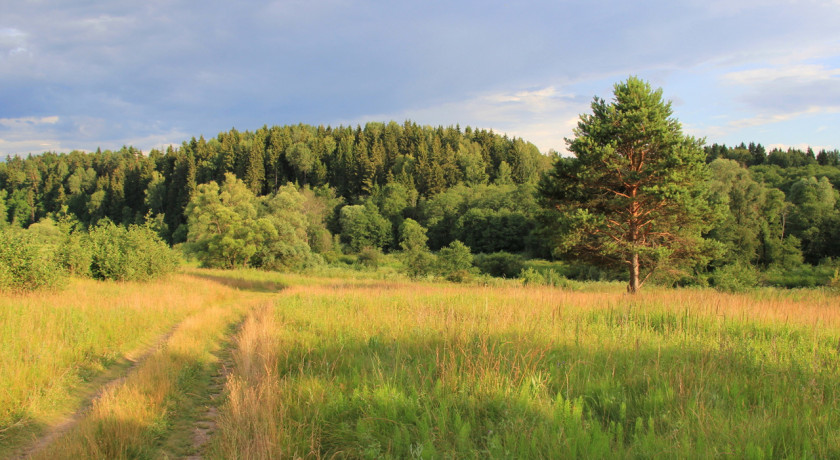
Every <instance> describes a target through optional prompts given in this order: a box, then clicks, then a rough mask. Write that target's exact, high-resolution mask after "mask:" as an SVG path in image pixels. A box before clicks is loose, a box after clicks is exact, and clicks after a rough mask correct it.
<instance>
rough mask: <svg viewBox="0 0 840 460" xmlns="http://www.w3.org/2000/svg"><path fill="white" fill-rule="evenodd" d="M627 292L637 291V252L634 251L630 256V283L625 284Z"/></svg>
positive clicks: (633, 292)
mask: <svg viewBox="0 0 840 460" xmlns="http://www.w3.org/2000/svg"><path fill="white" fill-rule="evenodd" d="M627 292H629V293H630V294H635V293H637V292H639V254H638V253H636V252H634V253H633V255H631V256H630V285H629V286H627Z"/></svg>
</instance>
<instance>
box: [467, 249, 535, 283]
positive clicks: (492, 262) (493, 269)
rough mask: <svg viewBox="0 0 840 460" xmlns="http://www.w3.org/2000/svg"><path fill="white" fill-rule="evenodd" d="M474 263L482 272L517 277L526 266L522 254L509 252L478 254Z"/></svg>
mask: <svg viewBox="0 0 840 460" xmlns="http://www.w3.org/2000/svg"><path fill="white" fill-rule="evenodd" d="M473 263H474V264H475V266H476V267H478V269H479V270H481V272H482V273H487V274H488V275H491V276H495V277H499V278H517V277H518V276H519V273H520V272H521V271H522V269H523V268H524V266H525V265H524V264H525V261H524V259H523V258H522V256H520V255H516V254H511V253H509V252H494V253H492V254H478V255H476V256H475V258H474V260H473Z"/></svg>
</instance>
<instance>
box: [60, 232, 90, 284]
mask: <svg viewBox="0 0 840 460" xmlns="http://www.w3.org/2000/svg"><path fill="white" fill-rule="evenodd" d="M55 256H56V261H57V262H58V264H59V265H61V267H62V268H64V270H66V271H67V272H68V273H69V274H71V275H75V276H90V265H91V261H92V254H91V247H90V241H89V239H88V237H87V234H86V233H81V232H73V233H70V234H69V235H67V236H66V237H65V238H64V241H62V242H61V244H59V246H58V248H57V249H56V253H55Z"/></svg>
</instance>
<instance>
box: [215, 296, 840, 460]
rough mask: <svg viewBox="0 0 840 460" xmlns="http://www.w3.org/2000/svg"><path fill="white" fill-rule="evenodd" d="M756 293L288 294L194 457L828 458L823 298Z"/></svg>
mask: <svg viewBox="0 0 840 460" xmlns="http://www.w3.org/2000/svg"><path fill="white" fill-rule="evenodd" d="M764 297H765V298H764V299H763V300H756V299H755V298H754V297H751V296H749V295H728V294H720V293H715V292H712V291H699V290H685V291H666V290H660V291H651V292H649V293H647V294H642V295H641V296H638V297H628V296H626V295H624V294H620V293H617V292H602V293H577V292H563V291H559V290H556V289H545V288H533V289H531V288H478V287H453V286H447V285H431V284H411V283H388V284H378V285H364V284H360V283H358V282H349V283H346V284H345V285H344V286H335V285H333V286H317V285H313V286H309V287H305V288H292V289H290V290H289V291H287V293H286V294H285V295H284V296H283V298H282V299H281V300H280V301H278V302H277V305H276V307H275V309H274V311H273V312H269V313H263V316H264V318H263V319H260V320H258V321H252V322H250V323H246V326H247V327H246V328H244V329H243V337H246V336H247V337H249V339H248V341H247V342H248V345H247V346H243V345H240V354H241V355H245V356H251V357H250V358H248V360H250V361H253V360H258V361H259V362H260V363H261V365H257V366H254V365H250V366H248V368H249V369H254V368H257V369H264V370H260V371H259V372H240V373H239V374H237V375H234V376H233V377H232V378H231V380H230V381H229V385H228V390H229V392H230V400H229V403H228V405H227V406H225V407H224V408H223V412H222V414H223V416H222V421H223V422H222V423H221V426H220V435H219V436H218V437H217V438H216V439H215V440H214V445H213V448H212V450H211V453H212V456H214V457H216V458H225V457H229V456H230V455H231V454H232V453H235V452H247V455H244V456H245V457H247V458H271V457H313V458H322V457H333V456H338V457H349V458H412V457H415V458H441V457H443V458H454V457H457V458H462V457H465V458H484V457H494V458H565V457H568V458H577V457H583V458H604V457H657V458H659V457H666V458H668V457H670V458H677V457H678V458H684V457H690V458H708V457H721V456H726V457H739V458H740V457H744V458H769V457H805V458H808V457H821V458H825V457H837V456H840V433H838V432H837V430H836V427H837V426H840V371H838V369H840V359H838V351H839V350H838V337H840V328H838V324H839V323H840V315H838V311H837V305H838V304H839V303H838V297H836V296H832V295H830V294H825V293H818V292H814V293H812V295H811V296H810V297H809V298H805V299H797V298H796V296H795V295H794V296H788V295H787V294H786V293H778V292H777V293H775V294H772V295H771V294H765V296H764ZM266 315H269V316H271V318H272V319H271V320H270V321H269V320H266V319H265V316H266ZM249 328H250V329H249ZM258 341H263V342H264V345H263V346H261V347H257V346H255V345H254V342H258ZM243 343H244V342H243ZM256 349H259V350H261V351H260V352H258V353H257V352H256V351H253V350H256ZM249 350H251V351H249ZM266 350H270V351H266ZM243 359H244V358H243ZM250 361H249V362H250Z"/></svg>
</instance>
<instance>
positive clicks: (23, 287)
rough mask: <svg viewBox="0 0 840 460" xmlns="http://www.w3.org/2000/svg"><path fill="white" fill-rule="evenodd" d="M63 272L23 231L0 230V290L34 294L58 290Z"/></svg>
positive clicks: (62, 278)
mask: <svg viewBox="0 0 840 460" xmlns="http://www.w3.org/2000/svg"><path fill="white" fill-rule="evenodd" d="M63 280H64V271H63V270H62V269H61V267H60V266H59V265H58V264H57V263H56V261H55V259H54V258H53V257H50V256H49V255H47V254H46V252H45V251H41V248H40V247H39V246H38V245H37V244H36V243H35V242H34V241H33V240H32V239H31V238H30V237H28V235H26V234H25V233H24V232H19V231H11V230H1V231H0V290H4V291H14V292H22V291H34V290H37V289H44V288H46V289H50V288H55V287H57V286H58V285H59V284H60V283H61V282H62V281H63Z"/></svg>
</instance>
